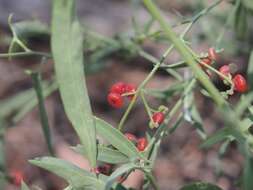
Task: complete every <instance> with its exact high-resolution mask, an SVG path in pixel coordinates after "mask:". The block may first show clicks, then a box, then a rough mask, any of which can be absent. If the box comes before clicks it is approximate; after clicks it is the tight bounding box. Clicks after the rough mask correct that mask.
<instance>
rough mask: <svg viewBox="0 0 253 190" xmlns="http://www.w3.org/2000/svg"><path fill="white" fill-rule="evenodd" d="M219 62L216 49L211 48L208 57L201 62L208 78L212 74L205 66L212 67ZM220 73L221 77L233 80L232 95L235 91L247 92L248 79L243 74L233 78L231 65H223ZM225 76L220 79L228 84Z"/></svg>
mask: <svg viewBox="0 0 253 190" xmlns="http://www.w3.org/2000/svg"><path fill="white" fill-rule="evenodd" d="M217 60H218V54H217V52H216V51H215V49H214V48H209V50H208V56H207V57H205V58H203V59H202V60H201V62H200V66H201V67H202V69H203V70H204V71H205V72H206V73H207V74H208V76H210V75H211V73H210V71H209V70H207V68H206V67H205V65H209V66H210V65H211V64H212V63H213V62H214V61H217ZM218 72H219V73H220V74H221V75H223V76H226V77H228V79H230V80H231V84H232V85H231V89H232V93H233V91H234V90H235V91H237V92H240V93H244V92H246V91H247V88H248V87H247V81H246V79H245V78H244V77H243V76H242V75H241V74H236V75H235V76H234V77H232V72H231V69H230V67H229V65H223V66H222V67H220V68H219V71H218ZM223 76H219V77H220V79H221V80H223V81H224V83H225V84H228V83H227V81H226V80H225V78H224V77H223ZM232 93H231V94H232Z"/></svg>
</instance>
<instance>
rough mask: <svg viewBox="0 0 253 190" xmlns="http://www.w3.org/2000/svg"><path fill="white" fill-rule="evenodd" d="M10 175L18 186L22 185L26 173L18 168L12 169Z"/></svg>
mask: <svg viewBox="0 0 253 190" xmlns="http://www.w3.org/2000/svg"><path fill="white" fill-rule="evenodd" d="M10 176H11V177H12V180H13V183H14V185H15V186H17V187H20V185H21V183H22V181H24V179H25V176H24V174H23V173H22V172H21V171H18V170H15V171H12V172H11V174H10Z"/></svg>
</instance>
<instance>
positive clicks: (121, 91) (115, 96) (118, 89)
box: [107, 82, 136, 108]
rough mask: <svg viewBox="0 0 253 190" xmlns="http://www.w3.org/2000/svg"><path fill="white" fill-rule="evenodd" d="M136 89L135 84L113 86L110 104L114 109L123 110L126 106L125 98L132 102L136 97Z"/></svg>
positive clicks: (118, 83) (109, 97)
mask: <svg viewBox="0 0 253 190" xmlns="http://www.w3.org/2000/svg"><path fill="white" fill-rule="evenodd" d="M135 92H136V87H135V86H134V85H133V84H125V83H123V82H117V83H115V84H113V85H112V87H111V89H110V92H109V94H108V96H107V101H108V103H109V104H110V105H111V106H112V107H114V108H121V107H122V106H123V105H124V99H123V97H124V96H126V97H128V98H129V99H130V100H131V99H132V98H133V97H134V94H135Z"/></svg>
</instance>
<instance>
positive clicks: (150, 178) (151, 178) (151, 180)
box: [143, 171, 160, 190]
mask: <svg viewBox="0 0 253 190" xmlns="http://www.w3.org/2000/svg"><path fill="white" fill-rule="evenodd" d="M143 172H144V173H145V175H146V177H147V178H148V180H149V181H150V183H151V185H152V186H153V188H154V190H160V188H159V186H158V184H157V183H156V180H155V178H154V176H153V175H152V174H151V173H149V172H146V171H143Z"/></svg>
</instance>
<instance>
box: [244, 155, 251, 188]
mask: <svg viewBox="0 0 253 190" xmlns="http://www.w3.org/2000/svg"><path fill="white" fill-rule="evenodd" d="M252 179H253V158H252V157H251V156H250V155H247V156H246V160H245V162H244V170H243V190H252V189H253V180H252Z"/></svg>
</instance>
